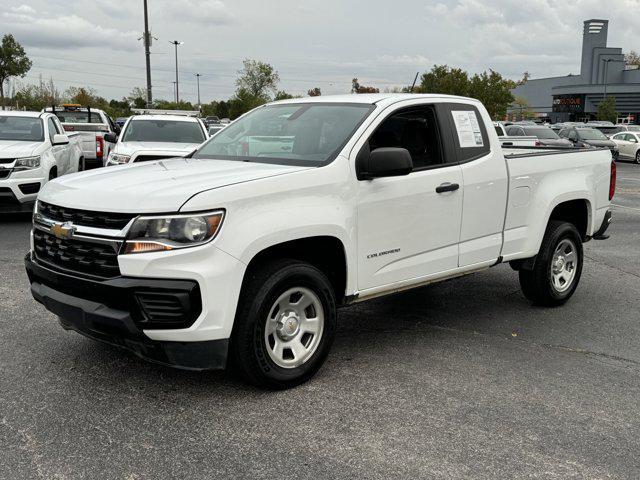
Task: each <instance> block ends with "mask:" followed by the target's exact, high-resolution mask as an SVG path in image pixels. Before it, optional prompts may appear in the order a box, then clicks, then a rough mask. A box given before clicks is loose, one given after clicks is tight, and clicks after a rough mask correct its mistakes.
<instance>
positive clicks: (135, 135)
mask: <svg viewBox="0 0 640 480" xmlns="http://www.w3.org/2000/svg"><path fill="white" fill-rule="evenodd" d="M122 141H123V142H173V143H202V142H204V141H205V138H204V132H203V131H202V128H200V124H199V123H197V122H188V121H179V120H151V119H140V120H131V121H130V122H129V125H128V126H127V129H126V130H125V132H124V134H123V136H122Z"/></svg>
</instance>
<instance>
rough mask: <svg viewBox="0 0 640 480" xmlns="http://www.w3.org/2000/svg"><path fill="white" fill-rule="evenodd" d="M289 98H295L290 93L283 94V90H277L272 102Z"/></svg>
mask: <svg viewBox="0 0 640 480" xmlns="http://www.w3.org/2000/svg"><path fill="white" fill-rule="evenodd" d="M290 98H296V97H294V96H293V95H291V94H290V93H287V92H285V91H284V90H278V91H277V92H276V95H275V96H274V97H273V99H274V100H288V99H290Z"/></svg>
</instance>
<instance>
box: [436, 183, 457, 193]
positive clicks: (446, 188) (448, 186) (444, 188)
mask: <svg viewBox="0 0 640 480" xmlns="http://www.w3.org/2000/svg"><path fill="white" fill-rule="evenodd" d="M459 188H460V185H458V184H457V183H449V182H447V183H442V184H440V185H438V186H437V187H436V193H444V192H455V191H456V190H458V189H459Z"/></svg>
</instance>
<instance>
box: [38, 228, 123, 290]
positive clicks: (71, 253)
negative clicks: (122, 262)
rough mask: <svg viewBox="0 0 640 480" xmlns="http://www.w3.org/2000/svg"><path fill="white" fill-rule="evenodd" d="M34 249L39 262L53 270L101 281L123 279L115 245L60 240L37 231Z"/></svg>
mask: <svg viewBox="0 0 640 480" xmlns="http://www.w3.org/2000/svg"><path fill="white" fill-rule="evenodd" d="M33 246H34V253H35V256H36V258H37V259H38V260H40V261H41V262H44V263H46V264H48V265H51V266H53V267H57V268H59V269H62V270H67V271H72V272H78V273H83V274H86V275H91V276H94V277H100V278H113V277H117V276H119V275H120V269H119V267H118V252H117V251H116V249H115V248H114V247H113V246H112V245H109V244H101V243H94V242H85V241H81V240H67V239H60V238H57V237H56V236H54V235H51V234H49V233H46V232H43V231H41V230H38V229H37V228H36V229H34V231H33Z"/></svg>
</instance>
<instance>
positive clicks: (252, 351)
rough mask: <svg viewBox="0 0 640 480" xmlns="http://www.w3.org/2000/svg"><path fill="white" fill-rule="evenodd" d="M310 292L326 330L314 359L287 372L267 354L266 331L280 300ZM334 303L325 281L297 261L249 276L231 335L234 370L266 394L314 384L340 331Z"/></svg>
mask: <svg viewBox="0 0 640 480" xmlns="http://www.w3.org/2000/svg"><path fill="white" fill-rule="evenodd" d="M298 287H302V288H306V289H308V290H311V291H312V292H313V293H314V294H315V295H316V296H317V298H318V299H319V300H320V302H321V305H322V310H323V313H324V327H323V330H322V333H321V335H319V336H320V339H319V343H318V345H317V347H316V348H315V351H314V352H313V354H312V355H311V356H310V357H309V358H308V359H307V360H306V361H305V363H303V364H302V365H300V366H296V367H293V368H283V367H281V366H279V365H277V364H276V363H275V362H274V361H273V360H272V358H271V357H270V355H269V352H268V351H267V348H268V347H267V345H266V341H265V328H266V324H267V319H268V317H269V314H270V312H271V310H272V307H273V305H274V303H275V302H276V300H277V299H278V298H279V297H280V296H281V295H282V294H283V293H285V292H287V290H289V289H291V288H298ZM336 319H337V312H336V300H335V294H334V291H333V288H332V286H331V283H330V282H329V280H328V279H327V277H326V276H325V275H324V273H322V272H321V271H320V270H318V269H317V268H316V267H314V266H313V265H310V264H308V263H305V262H300V261H297V260H290V259H283V260H275V261H271V262H269V263H266V264H262V265H260V266H259V267H254V268H252V270H251V271H249V272H247V277H246V279H245V282H244V285H243V287H242V292H241V294H240V299H239V302H238V308H237V313H236V318H235V323H234V327H233V333H232V336H231V344H230V351H229V362H230V367H231V369H232V371H234V372H235V373H238V374H240V375H241V376H242V377H243V378H244V379H245V380H247V381H248V382H250V383H252V384H254V385H256V386H259V387H261V388H268V389H274V390H279V389H286V388H291V387H295V386H296V385H299V384H301V383H303V382H305V381H307V380H308V379H310V378H311V377H312V376H313V375H314V374H315V373H316V372H317V371H318V369H319V368H320V367H321V366H322V364H323V363H324V361H325V360H326V357H327V355H328V353H329V350H330V348H331V345H332V343H333V339H334V336H335V330H336Z"/></svg>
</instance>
